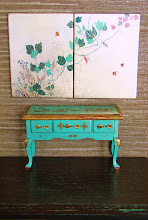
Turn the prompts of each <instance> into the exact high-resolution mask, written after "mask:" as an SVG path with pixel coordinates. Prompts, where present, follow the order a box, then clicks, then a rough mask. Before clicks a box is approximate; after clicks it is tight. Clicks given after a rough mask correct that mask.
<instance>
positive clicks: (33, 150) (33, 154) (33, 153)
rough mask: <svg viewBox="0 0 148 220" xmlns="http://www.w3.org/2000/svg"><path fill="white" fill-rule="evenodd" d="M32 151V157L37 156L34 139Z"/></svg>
mask: <svg viewBox="0 0 148 220" xmlns="http://www.w3.org/2000/svg"><path fill="white" fill-rule="evenodd" d="M31 151H32V157H34V156H35V141H34V140H32V145H31Z"/></svg>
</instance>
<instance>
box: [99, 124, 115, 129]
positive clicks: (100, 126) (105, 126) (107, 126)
mask: <svg viewBox="0 0 148 220" xmlns="http://www.w3.org/2000/svg"><path fill="white" fill-rule="evenodd" d="M97 128H109V129H110V128H112V125H111V124H109V125H104V126H103V125H101V124H99V125H97Z"/></svg>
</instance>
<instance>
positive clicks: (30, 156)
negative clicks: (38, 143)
mask: <svg viewBox="0 0 148 220" xmlns="http://www.w3.org/2000/svg"><path fill="white" fill-rule="evenodd" d="M26 144H27V146H26V151H27V154H28V159H29V162H28V163H27V164H26V166H25V168H26V169H27V170H29V169H30V168H31V166H32V151H31V146H32V139H31V138H28V139H25V145H26Z"/></svg>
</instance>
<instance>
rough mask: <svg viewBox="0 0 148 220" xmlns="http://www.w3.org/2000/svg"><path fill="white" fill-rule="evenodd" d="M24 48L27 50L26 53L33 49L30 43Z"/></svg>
mask: <svg viewBox="0 0 148 220" xmlns="http://www.w3.org/2000/svg"><path fill="white" fill-rule="evenodd" d="M26 50H27V53H28V54H31V53H32V51H33V50H34V47H33V46H32V45H27V46H26Z"/></svg>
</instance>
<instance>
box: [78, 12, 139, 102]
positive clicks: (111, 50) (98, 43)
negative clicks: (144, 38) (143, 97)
mask: <svg viewBox="0 0 148 220" xmlns="http://www.w3.org/2000/svg"><path fill="white" fill-rule="evenodd" d="M75 16H76V18H75V21H76V22H75V45H76V46H75V72H74V73H75V74H74V82H75V83H74V91H75V93H74V95H75V97H77V98H136V91H137V71H138V70H137V67H138V47H139V27H140V15H134V14H131V15H129V14H77V15H75Z"/></svg>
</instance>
